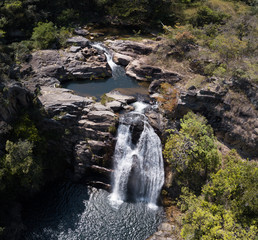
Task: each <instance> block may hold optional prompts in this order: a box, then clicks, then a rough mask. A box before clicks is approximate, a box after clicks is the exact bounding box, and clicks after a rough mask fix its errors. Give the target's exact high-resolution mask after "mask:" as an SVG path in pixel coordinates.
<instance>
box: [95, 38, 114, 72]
mask: <svg viewBox="0 0 258 240" xmlns="http://www.w3.org/2000/svg"><path fill="white" fill-rule="evenodd" d="M91 46H92V47H94V48H96V49H98V50H101V51H103V52H104V54H105V56H106V58H107V63H108V65H109V66H110V68H111V70H112V73H114V72H115V69H116V68H117V67H118V65H117V64H116V63H114V61H113V56H112V54H111V52H110V51H109V50H108V49H107V48H105V47H104V46H103V45H102V44H101V43H98V42H96V43H93V44H92V45H91Z"/></svg>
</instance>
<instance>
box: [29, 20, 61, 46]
mask: <svg viewBox="0 0 258 240" xmlns="http://www.w3.org/2000/svg"><path fill="white" fill-rule="evenodd" d="M31 39H32V40H33V41H34V47H35V48H37V49H47V48H50V47H51V46H52V45H53V44H54V43H56V40H57V29H56V27H55V26H54V24H53V23H52V22H46V23H43V22H39V23H38V25H37V27H35V28H34V29H33V33H32V37H31Z"/></svg>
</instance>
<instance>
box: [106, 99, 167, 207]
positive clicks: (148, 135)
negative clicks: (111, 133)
mask: <svg viewBox="0 0 258 240" xmlns="http://www.w3.org/2000/svg"><path fill="white" fill-rule="evenodd" d="M145 107H146V104H143V103H139V102H137V103H136V104H135V111H133V112H130V113H127V114H125V115H124V116H122V118H121V119H120V125H119V128H118V135H117V143H116V147H115V154H114V174H113V190H112V194H111V196H110V200H111V202H112V203H113V204H114V205H120V204H121V203H122V202H123V201H126V200H128V199H129V200H131V199H132V200H134V201H137V202H138V201H142V202H147V203H148V206H149V207H150V208H156V203H157V199H158V197H159V194H160V190H161V188H162V185H163V183H164V166H163V157H162V146H161V141H160V139H159V137H158V135H157V134H156V133H155V131H154V129H153V128H152V127H151V125H150V124H149V123H148V120H147V117H146V116H145V115H144V114H143V111H144V108H145Z"/></svg>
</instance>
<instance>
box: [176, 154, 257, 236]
mask: <svg viewBox="0 0 258 240" xmlns="http://www.w3.org/2000/svg"><path fill="white" fill-rule="evenodd" d="M257 171H258V168H257V163H252V162H247V161H245V160H242V159H241V158H240V157H239V156H238V155H237V154H236V151H231V152H229V154H228V155H227V156H226V157H225V165H224V166H223V168H222V169H220V170H219V171H218V172H217V173H216V174H214V175H213V176H212V178H211V181H210V183H209V184H207V185H205V186H204V187H203V189H202V195H201V196H199V197H196V196H195V195H194V194H192V193H191V192H189V190H188V189H187V188H183V189H182V195H181V197H180V198H181V202H180V204H179V205H180V206H181V209H182V210H183V211H186V213H185V215H184V217H183V228H182V232H181V235H182V237H183V238H184V239H239V240H240V239H246V240H247V239H248V240H249V239H250V240H251V239H256V236H257V234H258V228H257V225H256V224H257V210H258V208H257V206H258V204H257V201H258V193H257V189H258V188H257V182H258V179H257V178H258V174H257Z"/></svg>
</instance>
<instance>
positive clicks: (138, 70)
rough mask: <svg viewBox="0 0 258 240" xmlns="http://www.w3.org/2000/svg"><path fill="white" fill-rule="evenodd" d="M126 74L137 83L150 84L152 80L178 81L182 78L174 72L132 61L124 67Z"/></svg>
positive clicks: (139, 61) (140, 61)
mask: <svg viewBox="0 0 258 240" xmlns="http://www.w3.org/2000/svg"><path fill="white" fill-rule="evenodd" d="M126 74H127V75H129V76H130V77H133V78H135V79H137V80H138V81H147V82H151V81H153V80H156V79H158V80H160V79H163V80H166V81H167V80H173V81H174V82H177V81H180V80H181V79H182V77H181V76H180V75H179V74H178V73H175V72H171V71H166V70H163V69H161V68H160V67H156V66H153V65H148V64H145V63H144V61H142V60H134V61H132V62H130V64H129V65H128V66H127V67H126Z"/></svg>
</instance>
